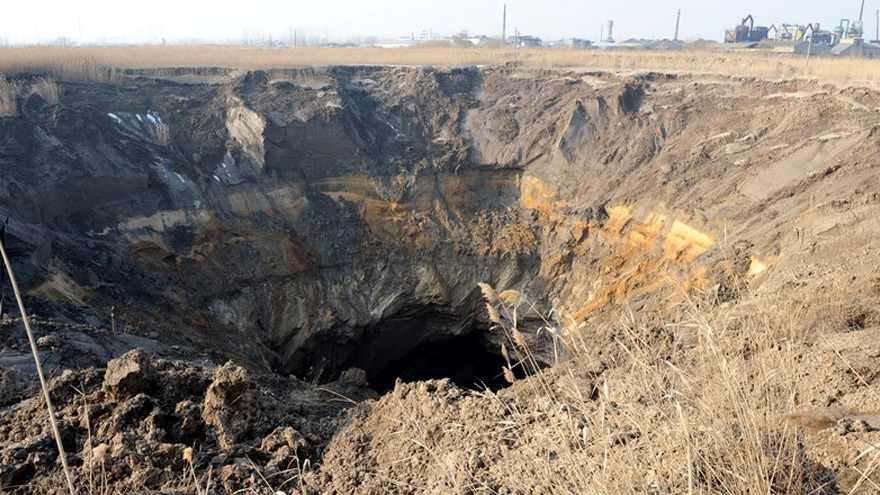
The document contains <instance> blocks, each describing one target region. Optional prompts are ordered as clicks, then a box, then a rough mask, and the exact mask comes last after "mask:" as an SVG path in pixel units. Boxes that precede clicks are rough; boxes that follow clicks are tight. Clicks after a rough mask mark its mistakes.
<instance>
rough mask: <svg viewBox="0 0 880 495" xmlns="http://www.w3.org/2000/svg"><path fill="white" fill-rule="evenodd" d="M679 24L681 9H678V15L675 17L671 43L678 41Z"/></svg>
mask: <svg viewBox="0 0 880 495" xmlns="http://www.w3.org/2000/svg"><path fill="white" fill-rule="evenodd" d="M680 24H681V9H678V15H677V16H676V17H675V37H674V38H672V41H678V26H679V25H680Z"/></svg>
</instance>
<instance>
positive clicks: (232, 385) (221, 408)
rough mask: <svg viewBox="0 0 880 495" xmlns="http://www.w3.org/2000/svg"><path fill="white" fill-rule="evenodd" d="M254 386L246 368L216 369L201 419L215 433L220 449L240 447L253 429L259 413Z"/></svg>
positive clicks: (225, 366)
mask: <svg viewBox="0 0 880 495" xmlns="http://www.w3.org/2000/svg"><path fill="white" fill-rule="evenodd" d="M252 387H253V384H252V383H251V381H250V378H249V377H248V376H247V372H246V371H245V370H244V368H242V367H240V366H236V365H234V364H232V363H226V364H225V365H223V366H221V367H220V368H217V371H216V372H215V373H214V381H213V382H211V385H210V386H208V391H207V392H206V393H205V403H204V406H203V409H202V419H203V420H204V422H205V424H206V425H208V426H210V427H213V428H214V429H215V430H216V433H215V435H216V436H217V441H218V442H219V443H220V447H221V448H223V449H229V448H231V447H233V446H234V445H236V444H238V443H239V442H240V440H241V439H242V438H243V437H244V435H245V434H246V433H248V430H249V429H250V428H251V426H252V422H253V419H254V415H255V414H256V412H257V411H256V410H255V408H256V400H255V398H254V395H253V392H252V390H251V388H252Z"/></svg>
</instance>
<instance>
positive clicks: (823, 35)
mask: <svg viewBox="0 0 880 495" xmlns="http://www.w3.org/2000/svg"><path fill="white" fill-rule="evenodd" d="M808 30H809V31H810V34H809V35H807V34H806V32H807V31H808ZM804 35H805V37H804V39H806V40H809V41H811V42H812V43H813V44H814V45H828V46H831V45H833V44H834V33H832V32H831V31H823V30H822V29H820V28H819V23H818V22H813V23H810V24H807V27H806V28H805V29H804Z"/></svg>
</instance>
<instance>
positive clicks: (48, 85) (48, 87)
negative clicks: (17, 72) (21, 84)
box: [31, 77, 61, 105]
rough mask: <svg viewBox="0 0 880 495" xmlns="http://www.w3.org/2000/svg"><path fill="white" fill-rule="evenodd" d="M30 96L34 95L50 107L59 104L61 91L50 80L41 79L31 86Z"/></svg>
mask: <svg viewBox="0 0 880 495" xmlns="http://www.w3.org/2000/svg"><path fill="white" fill-rule="evenodd" d="M31 94H36V95H38V96H39V97H40V98H42V99H43V100H45V101H46V103H48V104H50V105H57V104H59V103H61V90H59V89H58V84H56V83H55V81H53V80H51V79H47V78H45V77H41V78H39V79H37V81H36V82H35V83H34V84H33V85H32V86H31Z"/></svg>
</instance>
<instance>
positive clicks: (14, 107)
mask: <svg viewBox="0 0 880 495" xmlns="http://www.w3.org/2000/svg"><path fill="white" fill-rule="evenodd" d="M16 115H18V86H17V85H16V84H15V83H11V82H9V81H7V80H6V78H5V77H3V76H2V75H0V117H14V116H16Z"/></svg>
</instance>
